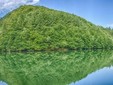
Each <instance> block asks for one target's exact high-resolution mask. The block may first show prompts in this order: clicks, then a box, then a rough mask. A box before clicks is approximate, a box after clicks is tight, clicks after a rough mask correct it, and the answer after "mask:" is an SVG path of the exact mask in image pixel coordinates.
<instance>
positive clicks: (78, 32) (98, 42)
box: [0, 6, 113, 51]
mask: <svg viewBox="0 0 113 85" xmlns="http://www.w3.org/2000/svg"><path fill="white" fill-rule="evenodd" d="M112 46H113V33H111V32H109V31H107V30H105V29H104V28H103V27H100V26H95V25H94V24H92V23H90V22H88V21H86V20H85V19H83V18H81V17H79V16H76V15H73V14H69V13H65V12H61V11H56V10H52V9H48V8H45V7H41V6H21V7H20V8H18V9H16V10H14V11H13V12H11V13H9V14H8V15H6V16H5V17H4V18H2V19H1V20H0V50H2V51H22V50H55V49H62V48H66V49H83V48H88V49H92V48H112Z"/></svg>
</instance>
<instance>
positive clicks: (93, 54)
mask: <svg viewBox="0 0 113 85" xmlns="http://www.w3.org/2000/svg"><path fill="white" fill-rule="evenodd" d="M112 66H113V51H105V50H98V51H67V52H37V53H9V54H8V53H1V54H0V85H113V80H112V79H113V67H112Z"/></svg>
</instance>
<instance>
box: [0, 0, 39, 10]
mask: <svg viewBox="0 0 113 85" xmlns="http://www.w3.org/2000/svg"><path fill="white" fill-rule="evenodd" d="M38 2H39V0H0V10H1V9H10V8H11V9H13V8H15V7H17V6H20V5H33V4H36V3H38Z"/></svg>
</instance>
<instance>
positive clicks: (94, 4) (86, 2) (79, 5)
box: [0, 0, 113, 27]
mask: <svg viewBox="0 0 113 85" xmlns="http://www.w3.org/2000/svg"><path fill="white" fill-rule="evenodd" d="M2 1H3V0H2ZM4 1H5V0H4ZM6 1H8V0H6ZM10 1H12V2H13V3H16V5H18V3H21V4H31V5H32V4H35V5H41V6H46V7H48V8H52V9H56V10H61V11H65V12H69V13H73V14H76V15H78V16H81V17H83V18H85V19H87V20H88V21H91V22H92V23H94V24H96V25H102V26H111V27H113V16H112V15H113V0H10ZM14 1H16V2H14ZM23 1H24V2H23ZM17 2H18V3H17ZM0 3H1V2H0ZM4 3H8V2H4ZM10 3H11V2H10ZM0 5H1V4H0ZM13 6H14V4H13V5H12V6H11V9H13V8H12V7H13ZM4 8H5V7H4ZM5 9H10V7H8V8H7V4H6V8H5ZM0 11H1V9H0ZM2 11H3V10H2ZM6 12H7V11H6ZM2 13H3V12H2ZM2 13H0V15H2Z"/></svg>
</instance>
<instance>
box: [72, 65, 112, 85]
mask: <svg viewBox="0 0 113 85" xmlns="http://www.w3.org/2000/svg"><path fill="white" fill-rule="evenodd" d="M70 85H113V67H105V68H103V69H101V70H97V71H96V72H93V73H91V74H89V75H88V76H87V77H86V78H83V79H82V80H80V81H78V82H72V83H71V84H70Z"/></svg>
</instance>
